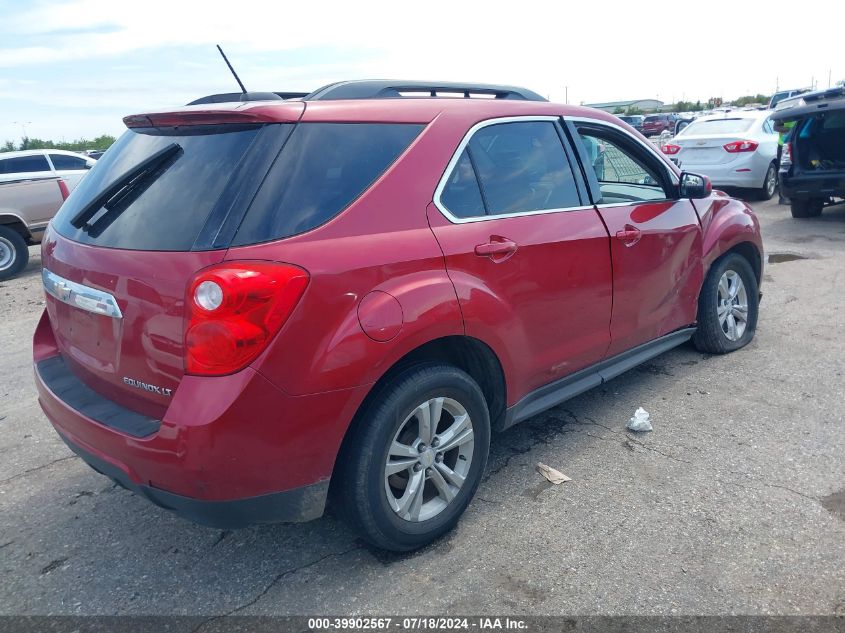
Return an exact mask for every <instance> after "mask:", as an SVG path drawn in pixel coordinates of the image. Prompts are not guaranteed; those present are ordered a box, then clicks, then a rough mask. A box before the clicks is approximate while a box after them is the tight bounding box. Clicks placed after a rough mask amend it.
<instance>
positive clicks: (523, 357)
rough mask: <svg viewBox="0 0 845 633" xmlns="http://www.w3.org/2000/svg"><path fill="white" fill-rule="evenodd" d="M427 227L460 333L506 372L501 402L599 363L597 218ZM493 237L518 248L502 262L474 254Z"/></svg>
mask: <svg viewBox="0 0 845 633" xmlns="http://www.w3.org/2000/svg"><path fill="white" fill-rule="evenodd" d="M428 215H429V221H430V222H431V226H432V230H433V231H434V234H435V235H436V236H437V239H438V241H439V242H440V246H441V247H442V248H443V252H444V254H445V256H446V268H447V270H448V271H449V276H450V277H451V279H452V281H453V282H454V284H455V288H456V290H457V293H458V299H459V301H460V303H461V309H462V311H463V315H464V319H465V321H466V333H467V334H468V335H469V336H473V337H475V338H477V339H480V340H482V341H484V342H486V343H487V344H488V345H490V347H491V348H492V349H493V351H495V352H496V354H497V356H499V359H500V361H501V362H502V367H503V369H504V371H505V382H506V384H507V402H508V404H509V405H511V404H514V403H515V402H517V401H518V400H519V399H520V398H522V396H524V395H525V394H527V393H528V392H529V391H531V390H533V389H536V388H537V387H540V386H542V385H544V384H547V383H549V382H552V381H553V380H557V379H558V378H561V377H563V376H565V375H567V374H569V373H572V372H574V371H577V370H579V369H582V368H584V367H586V366H588V365H591V364H592V363H595V362H598V361H599V360H601V359H602V357H603V356H604V352H605V350H606V349H607V346H608V344H609V343H610V329H609V328H610V308H611V297H612V275H611V267H610V247H609V245H608V235H607V231H606V230H605V228H604V225H603V224H602V222H601V219H600V218H599V216H598V214H597V213H596V211H595V209H593V208H587V209H582V210H573V211H567V212H563V213H547V214H538V215H528V216H522V217H513V218H501V219H490V220H485V221H483V222H469V223H465V224H451V223H450V222H449V221H448V220H446V218H445V217H444V216H443V215H442V214H441V213H440V211H439V210H437V208H436V207H434V205H431V206H430V207H429V214H428ZM492 235H497V236H502V237H506V238H508V239H509V240H513V241H514V242H516V244H517V251H516V252H515V253H514V254H513V256H511V257H509V258H508V259H506V260H504V261H493V260H492V259H491V258H490V257H484V256H479V255H476V253H475V251H474V247H475V245H477V244H483V243H485V242H487V241H489V240H490V238H491V236H492Z"/></svg>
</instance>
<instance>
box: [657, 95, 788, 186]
mask: <svg viewBox="0 0 845 633" xmlns="http://www.w3.org/2000/svg"><path fill="white" fill-rule="evenodd" d="M770 114H771V112H760V111H759V110H752V111H747V112H738V111H733V112H725V113H722V114H716V115H713V116H705V117H701V118H699V119H696V120H695V121H693V122H692V123H691V124H690V125H688V126H687V127H685V128H684V129H683V130H682V131H681V132H680V133H679V134H678V135H677V136H676V137H675V138H673V139H672V140H671V141H670V142H669V143H667V144H665V145H663V147H661V148H660V149H661V150H662V151H663V153H664V154H666V155H667V156H669V158H670V159H671V160H672V161H673V162H674V163H675V164H676V165H678V166H679V167H680V168H681V169H684V170H688V171H692V172H696V173H699V174H704V175H705V176H708V177H709V178H710V180H711V181H712V182H713V185H714V186H716V187H743V188H747V189H754V190H756V192H757V194H758V196H759V197H760V198H761V199H762V200H768V199H769V198H771V197H772V196H773V195H774V193H775V191H776V190H777V179H778V167H777V158H778V156H777V153H778V134H777V132H775V130H774V127H773V125H772V122H771V120H769V115H770Z"/></svg>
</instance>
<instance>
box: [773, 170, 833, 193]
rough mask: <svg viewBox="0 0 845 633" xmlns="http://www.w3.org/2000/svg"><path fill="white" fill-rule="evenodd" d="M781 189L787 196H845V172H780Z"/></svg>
mask: <svg viewBox="0 0 845 633" xmlns="http://www.w3.org/2000/svg"><path fill="white" fill-rule="evenodd" d="M780 190H781V193H782V194H783V195H784V196H786V197H787V198H826V197H828V196H834V197H837V198H845V174H842V173H841V172H840V173H835V174H827V175H826V174H824V173H820V174H805V173H802V174H799V175H797V176H796V175H793V174H792V173H791V171H781V172H780Z"/></svg>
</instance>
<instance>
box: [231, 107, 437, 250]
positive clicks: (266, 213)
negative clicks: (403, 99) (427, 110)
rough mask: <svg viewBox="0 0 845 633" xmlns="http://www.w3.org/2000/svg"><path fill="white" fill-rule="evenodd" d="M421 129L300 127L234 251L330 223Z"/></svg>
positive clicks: (267, 180) (374, 125)
mask: <svg viewBox="0 0 845 633" xmlns="http://www.w3.org/2000/svg"><path fill="white" fill-rule="evenodd" d="M423 127H424V126H423V125H415V124H404V123H403V124H396V123H300V124H299V125H297V126H296V128H295V129H294V131H293V133H292V134H291V135H290V139H288V142H287V143H286V144H285V146H284V148H283V149H282V151H281V152H280V153H279V156H278V158H277V159H276V161H275V162H274V164H273V166H272V167H271V168H270V171H269V173H268V174H267V177H266V178H265V180H264V183H263V184H262V185H261V188H260V190H259V191H258V194H257V195H256V197H255V200H254V201H253V203H252V205H251V206H250V208H249V210H248V211H247V214H246V216H245V217H244V219H243V222H242V223H241V226H240V228H239V229H238V232H237V234H236V235H235V238H234V240H233V242H232V245H233V246H243V245H247V244H256V243H260V242H267V241H270V240H275V239H281V238H284V237H290V236H291V235H296V234H299V233H304V232H306V231H310V230H311V229H314V228H316V227H318V226H320V225H321V224H324V223H325V222H327V221H329V220H330V219H332V218H333V217H335V216H336V215H338V214H339V213H340V212H341V211H343V210H344V209H345V208H346V207H348V206H349V205H350V204H351V203H352V202H353V201H354V200H355V199H356V198H358V197H359V196H360V195H361V194H362V193H364V191H366V190H367V189H368V188H369V186H370V185H371V184H372V183H373V182H375V181H376V180H377V179H378V178H379V177H380V176H381V175H382V174H383V173H384V172H385V171H386V170H387V168H388V167H389V166H390V165H391V164H392V163H393V162H394V161H395V160H396V159H397V158H398V157H399V155H400V154H401V153H402V152H403V151H405V149H406V148H407V147H408V146H409V145H410V144H411V142H412V141H413V140H414V139H415V138H416V136H417V135H418V134H419V133H420V131H421V130H422V128H423Z"/></svg>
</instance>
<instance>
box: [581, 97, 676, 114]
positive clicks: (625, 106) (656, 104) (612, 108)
mask: <svg viewBox="0 0 845 633" xmlns="http://www.w3.org/2000/svg"><path fill="white" fill-rule="evenodd" d="M584 105H586V106H587V107H588V108H595V109H597V110H604V111H605V112H610V113H611V114H613V113H615V112H617V111H618V110H620V109H622V110H624V111H625V112H627V111H628V110H629V109H636V110H640V111H641V112H655V111H658V110H660V108H662V107H663V102H662V101H658V100H657V99H632V100H631V101H609V102H607V103H585V104H584Z"/></svg>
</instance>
